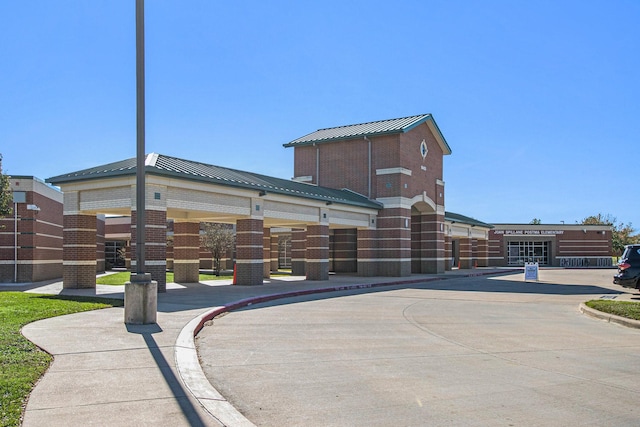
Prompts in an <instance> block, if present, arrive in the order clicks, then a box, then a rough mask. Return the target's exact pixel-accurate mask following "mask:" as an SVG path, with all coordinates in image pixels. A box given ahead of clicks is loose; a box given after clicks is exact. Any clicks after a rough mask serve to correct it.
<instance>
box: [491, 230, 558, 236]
mask: <svg viewBox="0 0 640 427" xmlns="http://www.w3.org/2000/svg"><path fill="white" fill-rule="evenodd" d="M493 234H515V235H523V234H524V235H534V236H535V235H541V234H552V235H555V234H564V230H493Z"/></svg>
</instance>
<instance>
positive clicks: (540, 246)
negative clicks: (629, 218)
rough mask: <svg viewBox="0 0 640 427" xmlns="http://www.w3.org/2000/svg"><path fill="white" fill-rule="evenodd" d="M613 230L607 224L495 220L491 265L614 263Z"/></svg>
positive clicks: (609, 264) (560, 265)
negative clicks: (531, 222)
mask: <svg viewBox="0 0 640 427" xmlns="http://www.w3.org/2000/svg"><path fill="white" fill-rule="evenodd" d="M611 233H612V230H611V227H610V226H607V225H582V224H567V225H565V224H494V227H493V229H492V230H491V231H490V232H489V265H491V266H522V265H524V263H525V262H537V263H538V264H539V265H542V266H553V267H611V266H612V258H611V254H612V253H613V251H612V246H611V243H612V235H611Z"/></svg>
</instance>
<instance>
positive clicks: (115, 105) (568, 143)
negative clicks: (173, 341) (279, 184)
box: [0, 0, 640, 229]
mask: <svg viewBox="0 0 640 427" xmlns="http://www.w3.org/2000/svg"><path fill="white" fill-rule="evenodd" d="M145 13H146V24H145V25H146V67H147V70H146V71H147V72H146V94H147V97H146V103H147V110H146V115H147V125H146V148H147V152H152V151H153V152H158V153H162V154H166V155H171V156H177V157H181V158H186V159H190V160H199V161H202V162H206V163H211V164H216V165H220V166H226V167H231V168H237V169H242V170H248V171H253V172H259V173H264V174H267V175H272V176H277V177H282V178H291V176H292V174H293V149H291V148H288V149H285V148H284V147H282V144H284V143H287V142H289V141H291V140H293V139H295V138H298V137H300V136H302V135H305V134H307V133H309V132H312V131H314V130H316V129H319V128H324V127H332V126H340V125H347V124H355V123H362V122H369V121H375V120H383V119H390V118H397V117H405V116H410V115H415V114H423V113H431V114H433V116H434V118H435V120H436V122H437V123H438V125H439V127H440V129H441V130H442V133H443V134H444V136H445V138H446V139H447V142H448V143H449V145H450V146H451V148H452V150H453V153H452V155H451V156H448V157H446V158H445V165H444V177H443V178H444V181H445V182H446V209H447V210H448V211H452V212H457V213H461V214H464V215H468V216H472V217H475V218H477V219H479V220H482V221H485V222H494V223H501V222H516V223H528V222H529V221H531V220H532V219H533V218H539V219H541V220H542V221H543V223H549V224H558V223H561V222H562V221H564V222H566V223H568V224H569V223H575V222H577V221H580V220H582V219H583V218H585V217H587V216H590V215H595V214H598V213H602V214H609V215H611V216H613V217H615V218H617V220H618V222H624V223H629V222H631V223H633V225H634V227H636V229H639V228H640V201H639V200H640V197H638V185H637V178H636V176H637V172H638V163H639V162H638V158H639V156H638V154H639V151H640V144H639V135H640V120H639V117H640V102H639V99H640V82H639V79H638V76H640V71H639V70H640V54H639V53H638V52H640V25H638V22H640V2H639V1H637V0H608V1H589V0H586V1H585V0H583V1H573V0H554V1H547V0H542V1H536V2H530V1H516V0H510V1H495V0H486V1H463V0H459V1H455V0H448V1H430V0H420V1H412V0H394V1H375V0H370V1H349V0H340V1H322V2H311V1H279V0H272V1H269V2H265V1H224V2H223V1H214V0H193V1H185V0H182V1H177V0H147V2H146V5H145ZM0 58H1V64H2V66H1V67H0V153H2V154H3V156H4V161H3V167H4V172H5V173H8V174H13V175H34V176H36V177H39V178H42V179H46V178H49V177H51V176H55V175H59V174H63V173H67V172H72V171H75V170H79V169H83V168H87V167H92V166H97V165H100V164H103V163H108V162H112V161H118V160H122V159H125V158H130V157H134V156H135V141H136V135H135V132H136V129H135V111H136V110H135V108H136V107H135V1H134V0H127V1H124V0H91V1H87V0H57V1H55V2H53V1H50V0H30V1H3V2H0Z"/></svg>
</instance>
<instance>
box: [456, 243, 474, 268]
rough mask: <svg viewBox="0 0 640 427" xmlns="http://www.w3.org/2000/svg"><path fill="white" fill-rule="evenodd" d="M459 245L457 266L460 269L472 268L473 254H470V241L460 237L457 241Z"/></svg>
mask: <svg viewBox="0 0 640 427" xmlns="http://www.w3.org/2000/svg"><path fill="white" fill-rule="evenodd" d="M459 244H460V259H459V261H458V264H459V265H460V268H461V269H463V268H472V267H473V254H472V250H473V249H472V244H471V239H470V238H468V237H461V238H460V240H459Z"/></svg>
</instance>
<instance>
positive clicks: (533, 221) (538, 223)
mask: <svg viewBox="0 0 640 427" xmlns="http://www.w3.org/2000/svg"><path fill="white" fill-rule="evenodd" d="M529 224H533V225H540V224H542V220H540V219H539V218H533V219H532V220H531V222H530V223H529Z"/></svg>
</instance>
